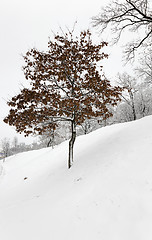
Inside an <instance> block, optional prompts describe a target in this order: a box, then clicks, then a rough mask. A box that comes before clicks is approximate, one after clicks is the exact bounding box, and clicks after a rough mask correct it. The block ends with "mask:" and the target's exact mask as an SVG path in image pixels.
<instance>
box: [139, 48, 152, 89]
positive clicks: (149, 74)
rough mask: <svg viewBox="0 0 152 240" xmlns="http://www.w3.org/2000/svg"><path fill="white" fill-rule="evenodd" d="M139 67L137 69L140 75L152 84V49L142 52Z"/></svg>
mask: <svg viewBox="0 0 152 240" xmlns="http://www.w3.org/2000/svg"><path fill="white" fill-rule="evenodd" d="M139 64H140V65H139V67H137V68H136V69H135V71H136V73H137V74H138V76H139V77H140V78H141V79H142V81H143V80H144V82H145V84H146V85H151V84H152V51H151V50H148V51H146V54H144V55H143V54H141V56H140V58H139Z"/></svg>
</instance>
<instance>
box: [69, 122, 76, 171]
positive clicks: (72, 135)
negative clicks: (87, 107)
mask: <svg viewBox="0 0 152 240" xmlns="http://www.w3.org/2000/svg"><path fill="white" fill-rule="evenodd" d="M75 139H76V127H75V122H74V121H72V122H71V139H70V141H69V159H68V168H71V166H72V164H73V147H74V142H75Z"/></svg>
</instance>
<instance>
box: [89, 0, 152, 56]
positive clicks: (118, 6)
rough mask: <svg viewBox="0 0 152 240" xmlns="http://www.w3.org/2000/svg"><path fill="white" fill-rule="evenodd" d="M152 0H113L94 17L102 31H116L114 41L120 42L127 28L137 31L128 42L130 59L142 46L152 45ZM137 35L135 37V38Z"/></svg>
mask: <svg viewBox="0 0 152 240" xmlns="http://www.w3.org/2000/svg"><path fill="white" fill-rule="evenodd" d="M151 6H152V5H151V0H118V1H112V2H110V4H109V5H107V6H106V7H104V8H102V10H101V12H100V14H99V15H98V16H96V17H94V18H93V22H94V26H99V27H100V31H101V32H103V31H104V30H105V29H107V28H110V29H111V30H112V33H114V36H115V38H114V43H116V42H118V41H119V39H120V36H121V35H122V33H124V32H125V31H126V30H128V31H131V32H135V33H136V34H137V33H139V34H138V37H135V36H134V35H133V38H132V41H131V42H129V43H128V45H127V48H126V51H125V52H126V54H127V57H126V58H128V59H129V60H130V59H132V58H133V57H134V54H135V51H136V50H137V49H139V48H140V47H141V46H145V47H147V46H151V40H152V11H151ZM134 37H135V38H134Z"/></svg>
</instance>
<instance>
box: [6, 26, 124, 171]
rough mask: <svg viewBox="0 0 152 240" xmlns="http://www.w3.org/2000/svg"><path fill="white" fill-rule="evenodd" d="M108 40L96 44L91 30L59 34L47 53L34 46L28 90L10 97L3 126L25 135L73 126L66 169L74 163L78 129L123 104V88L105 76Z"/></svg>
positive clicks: (26, 71) (27, 60)
mask: <svg viewBox="0 0 152 240" xmlns="http://www.w3.org/2000/svg"><path fill="white" fill-rule="evenodd" d="M106 45H107V43H106V42H101V43H100V44H93V41H92V38H91V32H90V31H89V30H87V31H83V32H81V33H80V34H79V36H74V32H73V31H72V32H70V31H68V32H67V33H64V34H63V33H62V34H55V35H54V39H53V40H49V42H48V51H46V52H44V51H40V50H37V49H36V48H32V49H31V50H30V51H28V52H27V53H26V55H25V56H24V61H25V66H24V67H23V71H24V75H25V78H26V79H27V80H29V81H30V87H29V88H24V89H22V90H21V92H20V93H19V94H18V95H16V96H14V97H12V99H11V100H10V101H9V102H8V105H9V106H10V107H11V109H10V112H9V114H8V116H7V117H6V118H5V119H4V122H5V123H8V124H9V125H13V126H15V127H16V130H17V132H20V133H21V132H24V133H25V135H29V134H39V135H42V134H43V133H45V132H46V131H49V130H50V131H52V130H53V131H55V129H56V128H57V126H58V123H59V122H61V121H67V122H69V123H70V124H71V139H70V140H69V158H68V167H69V168H70V167H71V166H72V163H73V147H74V142H75V139H76V127H77V126H78V125H81V124H82V123H83V122H84V121H85V119H90V118H96V117H99V116H102V117H103V118H104V119H106V118H108V117H110V116H111V112H109V108H108V105H116V104H117V101H118V100H120V88H119V87H112V86H111V85H110V82H109V81H108V80H107V79H106V78H105V77H104V75H103V74H102V75H101V71H102V66H101V60H102V59H104V58H107V57H108V55H107V54H105V53H104V52H103V51H101V50H102V48H103V47H104V46H106Z"/></svg>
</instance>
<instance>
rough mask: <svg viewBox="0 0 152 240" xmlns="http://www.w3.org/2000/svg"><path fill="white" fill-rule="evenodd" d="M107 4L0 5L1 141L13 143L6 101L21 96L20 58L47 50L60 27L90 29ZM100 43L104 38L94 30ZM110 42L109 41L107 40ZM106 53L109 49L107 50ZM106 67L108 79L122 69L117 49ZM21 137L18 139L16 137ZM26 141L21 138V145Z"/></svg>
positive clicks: (46, 0) (100, 0) (58, 0)
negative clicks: (30, 50) (40, 50)
mask: <svg viewBox="0 0 152 240" xmlns="http://www.w3.org/2000/svg"><path fill="white" fill-rule="evenodd" d="M107 2H108V0H94V1H88V0H83V1H82V0H81V1H80V0H77V1H71V0H64V1H62V0H43V1H42V0H1V1H0V140H1V139H2V138H4V137H8V138H10V139H12V138H13V137H14V136H15V135H16V133H15V131H14V130H12V127H10V126H9V125H7V124H5V123H3V118H4V117H5V116H6V115H7V113H8V107H7V104H6V100H7V99H10V98H11V97H12V96H14V95H15V94H17V93H18V92H19V89H20V88H21V84H25V82H26V81H25V79H24V75H23V72H22V71H21V67H22V65H23V64H24V63H23V60H22V57H21V54H22V53H23V54H24V53H26V51H27V50H28V49H30V48H32V47H37V48H38V49H45V48H46V46H47V41H48V37H49V36H51V31H52V30H53V31H54V32H56V31H58V30H59V27H60V26H61V27H62V28H64V27H65V26H68V27H69V28H72V26H73V24H74V22H75V21H76V20H77V21H78V24H77V29H78V30H79V31H81V30H84V29H87V28H88V27H90V28H91V18H92V17H93V16H95V15H97V14H98V13H99V12H100V8H101V6H103V5H104V4H107ZM92 31H93V32H94V35H95V37H96V38H97V40H100V39H101V36H99V34H98V33H97V30H95V29H92ZM104 40H106V41H108V39H104ZM105 52H106V49H105ZM110 53H111V56H110V58H109V59H108V60H106V62H105V63H104V69H105V72H106V73H107V75H109V76H110V78H112V77H113V76H114V75H115V74H116V73H117V72H118V71H119V69H121V54H120V51H119V52H118V48H117V47H114V48H112V50H111V51H110ZM16 136H18V135H16ZM21 139H23V138H21V137H20V135H19V141H20V140H21Z"/></svg>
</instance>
